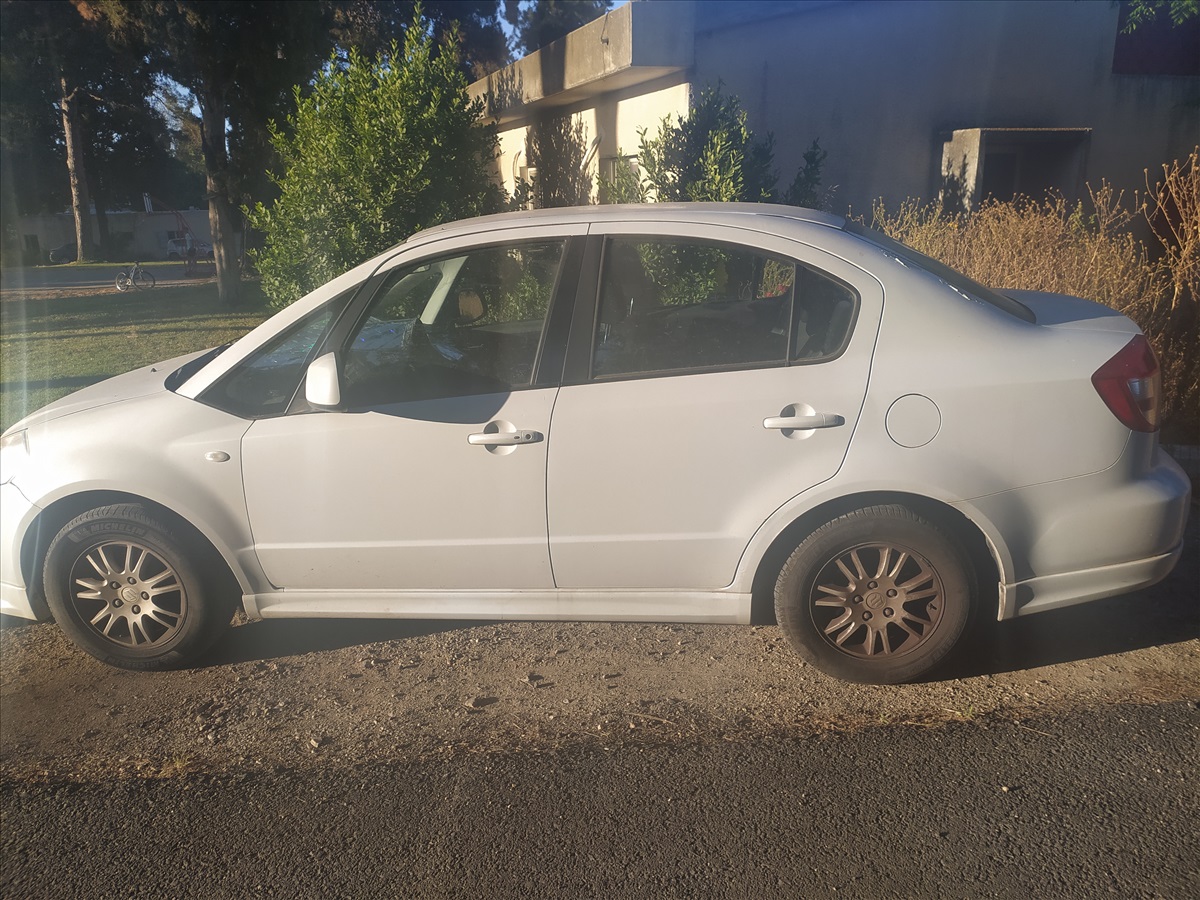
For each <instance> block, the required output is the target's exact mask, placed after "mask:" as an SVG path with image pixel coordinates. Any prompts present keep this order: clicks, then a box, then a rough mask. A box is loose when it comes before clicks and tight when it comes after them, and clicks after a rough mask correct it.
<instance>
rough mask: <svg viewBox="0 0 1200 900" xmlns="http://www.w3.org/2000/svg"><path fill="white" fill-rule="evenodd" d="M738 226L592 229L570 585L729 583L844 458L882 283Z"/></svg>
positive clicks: (565, 471)
mask: <svg viewBox="0 0 1200 900" xmlns="http://www.w3.org/2000/svg"><path fill="white" fill-rule="evenodd" d="M729 233H730V232H729V230H728V229H716V228H712V227H706V226H677V225H669V226H668V225H662V226H658V227H651V228H647V227H646V226H644V225H642V226H629V225H623V224H620V223H612V224H604V225H601V226H593V228H592V235H593V237H591V238H590V239H589V240H591V241H592V242H593V245H592V247H591V249H590V250H589V255H600V256H601V257H602V263H600V264H599V266H598V271H599V275H598V285H599V287H598V292H597V299H596V302H595V304H594V311H593V313H592V315H593V317H594V320H593V321H592V322H581V321H579V318H580V317H579V316H578V314H577V318H576V323H575V325H576V328H577V331H576V332H573V334H572V338H571V348H572V350H571V353H572V355H571V357H570V358H569V360H568V368H567V378H566V380H565V382H564V386H563V388H562V390H561V391H560V393H559V397H558V400H557V403H556V406H555V411H554V422H553V431H554V443H553V446H552V448H551V453H550V459H549V471H548V489H549V507H548V521H549V532H550V552H551V558H552V562H553V566H554V575H555V581H556V583H557V585H558V587H559V588H563V589H598V588H599V589H603V588H646V589H701V590H703V589H708V590H712V589H718V588H721V587H724V586H727V585H729V584H730V583H731V581H732V580H733V577H734V574H735V570H736V568H737V565H738V561H739V559H740V558H741V555H742V553H743V551H744V550H745V548H746V546H747V544H748V542H749V541H750V538H751V536H752V535H753V534H754V533H755V531H756V529H758V528H759V527H760V526H761V525H762V524H763V522H765V521H766V520H767V518H768V517H769V516H770V515H771V514H772V513H773V512H774V511H775V510H776V509H778V508H779V507H780V506H781V505H783V504H784V503H785V502H787V501H788V500H789V499H791V498H793V497H795V496H797V495H799V494H800V493H802V492H803V491H805V490H807V489H809V488H811V487H812V486H814V485H816V484H819V483H820V482H822V481H825V480H827V479H829V478H831V477H832V476H833V475H834V474H835V473H836V472H837V470H838V467H839V466H840V465H841V463H842V460H843V458H844V457H845V455H846V451H847V448H848V445H849V442H850V436H851V434H852V432H853V431H854V427H855V423H856V422H857V420H858V416H859V413H860V410H861V409H862V405H863V400H864V397H865V393H866V386H867V378H868V374H869V371H870V364H871V354H872V351H873V345H874V340H875V334H876V331H877V329H878V323H879V316H880V314H881V310H882V302H883V296H882V289H881V287H880V285H879V283H878V282H877V281H876V280H875V279H874V278H873V277H871V276H869V275H867V274H866V273H864V272H863V271H862V270H860V269H858V268H857V267H855V266H853V265H851V264H849V263H847V262H845V261H843V260H841V259H837V258H835V257H833V256H831V255H828V254H825V253H822V252H820V251H818V250H815V249H813V248H811V247H807V246H805V245H801V244H797V243H794V242H792V241H788V240H785V239H782V238H778V237H774V236H768V235H762V234H755V233H753V232H749V231H747V232H742V234H744V235H745V238H744V239H739V241H740V242H738V243H730V238H729ZM597 241H602V242H603V248H602V250H599V251H598V250H597V249H596V248H595V242H597ZM593 277H597V276H593ZM582 290H583V289H582V287H581V292H582ZM580 328H582V329H586V330H587V331H588V334H587V335H586V336H584V337H582V338H581V337H580V336H579V331H578V329H580ZM583 357H587V358H586V359H584V358H583Z"/></svg>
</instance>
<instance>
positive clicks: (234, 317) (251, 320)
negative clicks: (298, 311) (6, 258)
mask: <svg viewBox="0 0 1200 900" xmlns="http://www.w3.org/2000/svg"><path fill="white" fill-rule="evenodd" d="M109 265H110V267H111V264H109ZM270 314H271V310H270V309H269V308H268V306H267V300H266V297H264V296H263V293H262V291H261V289H260V288H259V286H258V284H256V283H252V282H246V283H244V284H243V285H242V302H241V304H240V305H239V306H238V307H237V308H234V309H231V308H229V307H226V306H222V305H221V304H220V302H218V300H217V286H216V284H215V283H212V284H199V285H194V286H186V287H172V288H170V289H169V290H155V291H144V292H131V293H128V294H118V293H115V292H114V291H112V290H111V289H106V290H105V291H104V292H103V293H97V294H88V295H84V296H76V297H67V298H62V299H51V300H4V301H2V302H0V428H7V427H8V426H9V425H11V424H12V423H13V422H16V421H17V420H18V419H20V418H21V417H22V416H24V415H26V414H27V413H29V412H32V411H33V410H35V409H37V408H38V407H40V406H44V405H45V404H47V403H49V402H50V401H51V400H57V399H58V398H59V397H62V396H64V395H66V394H69V393H71V392H72V391H74V390H78V389H79V388H81V387H84V386H86V385H89V384H92V383H94V382H97V381H101V380H103V379H105V378H109V377H111V376H113V375H119V374H121V373H122V372H128V371H129V370H131V369H136V368H138V367H139V366H144V365H147V364H149V363H153V362H158V361H159V360H164V359H170V358H171V357H173V356H179V355H180V354H183V353H190V352H191V351H193V350H203V349H205V348H206V347H213V346H216V345H218V344H224V343H225V342H226V341H230V340H233V339H234V338H236V337H240V336H241V335H243V334H245V333H246V332H247V331H249V330H250V329H251V328H253V327H254V326H255V325H257V324H258V323H259V322H261V321H263V319H265V318H267V317H268V316H269V315H270Z"/></svg>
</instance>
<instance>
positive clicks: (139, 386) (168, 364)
mask: <svg viewBox="0 0 1200 900" xmlns="http://www.w3.org/2000/svg"><path fill="white" fill-rule="evenodd" d="M207 352H208V351H207V350H201V351H199V352H197V353H189V354H187V355H185V356H177V357H175V358H174V359H169V360H165V361H163V362H157V363H153V364H151V365H148V366H143V367H142V368H140V369H134V370H133V371H132V372H126V373H125V374H124V375H117V376H114V377H113V378H106V379H105V380H104V381H100V382H97V383H96V384H93V385H89V386H88V387H85V388H81V389H79V390H78V391H75V393H73V394H68V395H67V396H65V397H63V398H62V399H60V400H55V401H54V402H53V403H48V404H47V405H45V406H43V407H42V408H41V409H39V410H37V411H36V412H32V413H30V414H29V415H27V416H26V417H25V418H24V419H22V420H21V421H20V422H17V423H16V424H15V425H13V426H12V428H10V429H8V430H9V431H19V430H20V429H22V428H29V427H30V426H32V425H40V424H43V423H45V422H49V421H50V420H52V419H61V418H62V417H63V416H69V415H72V414H73V413H78V412H84V411H85V410H89V409H95V408H97V407H99V406H107V405H109V404H111V403H121V402H123V401H125V400H133V399H134V398H136V397H144V396H146V395H147V394H155V393H158V392H160V391H165V390H166V385H165V382H166V380H167V376H169V375H170V374H171V373H172V372H174V371H175V370H176V369H178V368H179V367H180V366H182V365H184V364H186V363H188V362H190V361H191V360H193V359H195V358H197V357H198V356H200V355H201V354H202V353H207Z"/></svg>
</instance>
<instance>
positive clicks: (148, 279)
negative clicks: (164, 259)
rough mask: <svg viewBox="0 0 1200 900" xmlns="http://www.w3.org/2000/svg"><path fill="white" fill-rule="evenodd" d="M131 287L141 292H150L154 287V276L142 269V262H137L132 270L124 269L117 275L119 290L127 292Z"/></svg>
mask: <svg viewBox="0 0 1200 900" xmlns="http://www.w3.org/2000/svg"><path fill="white" fill-rule="evenodd" d="M131 287H134V288H137V289H138V290H139V291H148V290H150V288H152V287H154V276H153V275H151V274H150V272H149V271H147V270H146V269H144V268H142V264H141V263H140V262H135V263H134V264H133V268H131V269H122V270H121V271H120V272H118V273H117V290H118V291H127V290H129V289H130V288H131Z"/></svg>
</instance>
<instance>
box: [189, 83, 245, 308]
mask: <svg viewBox="0 0 1200 900" xmlns="http://www.w3.org/2000/svg"><path fill="white" fill-rule="evenodd" d="M196 99H197V100H198V101H199V103H200V143H201V148H202V150H203V152H204V177H205V185H206V187H207V189H208V226H209V228H210V229H211V230H212V247H213V258H214V260H215V261H216V264H217V293H218V296H219V297H220V298H221V302H222V303H224V304H226V305H227V306H234V305H236V304H237V302H238V292H239V288H240V287H241V271H240V270H239V267H238V254H237V238H236V235H235V234H234V217H233V204H232V203H231V202H230V200H229V189H228V182H227V175H228V168H229V152H228V150H227V149H226V146H225V124H226V116H225V98H224V96H223V95H222V94H221V93H220V91H219V90H217V89H215V88H212V87H209V88H208V89H206V90H204V91H202V92H198V94H197V98H196Z"/></svg>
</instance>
